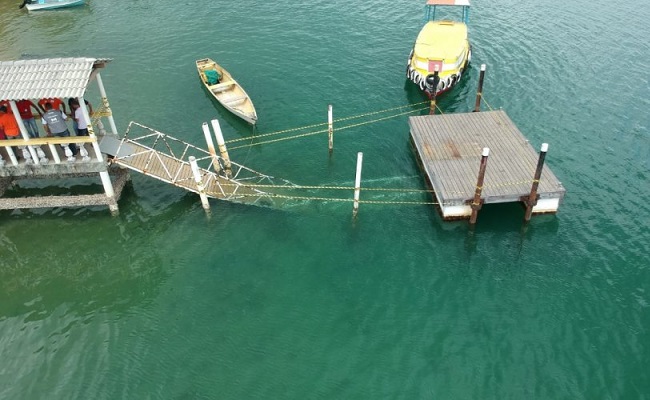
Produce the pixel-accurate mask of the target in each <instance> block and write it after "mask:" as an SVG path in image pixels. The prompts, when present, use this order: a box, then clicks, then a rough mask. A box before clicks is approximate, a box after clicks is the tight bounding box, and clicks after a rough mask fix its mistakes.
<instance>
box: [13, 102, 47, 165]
mask: <svg viewBox="0 0 650 400" xmlns="http://www.w3.org/2000/svg"><path fill="white" fill-rule="evenodd" d="M9 106H10V107H11V112H12V113H13V115H14V119H15V120H16V123H17V124H18V128H19V129H20V136H22V138H23V139H24V140H27V141H28V140H29V134H28V133H27V128H25V124H24V123H23V119H22V118H21V117H20V113H19V112H18V107H16V102H15V101H13V100H11V101H10V102H9ZM21 148H22V150H23V158H24V159H25V162H26V163H28V164H30V163H32V162H33V163H34V164H36V165H39V164H40V161H39V159H38V154H36V150H35V149H34V147H33V146H27V149H25V147H22V146H21ZM42 152H43V151H42V150H41V153H42ZM43 157H45V154H43Z"/></svg>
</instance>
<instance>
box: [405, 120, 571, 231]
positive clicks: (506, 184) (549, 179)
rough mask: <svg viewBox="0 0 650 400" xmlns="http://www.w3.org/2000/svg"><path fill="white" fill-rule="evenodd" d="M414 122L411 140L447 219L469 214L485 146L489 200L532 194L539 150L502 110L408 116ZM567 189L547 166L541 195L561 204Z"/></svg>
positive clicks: (486, 199) (486, 196) (518, 198)
mask: <svg viewBox="0 0 650 400" xmlns="http://www.w3.org/2000/svg"><path fill="white" fill-rule="evenodd" d="M409 126H410V131H411V141H412V143H413V146H414V149H415V151H416V152H417V157H418V159H419V160H420V162H421V166H422V168H423V170H424V173H425V174H426V175H427V179H428V180H429V182H431V185H432V186H433V190H434V191H435V196H436V198H437V201H438V202H439V203H440V208H441V209H442V212H443V217H445V218H447V217H449V218H457V217H466V216H467V211H468V209H469V206H464V205H466V204H467V203H468V201H469V200H470V199H471V198H472V197H473V195H474V191H475V186H476V180H477V175H478V170H479V165H480V161H481V152H482V149H483V148H484V147H487V148H489V149H490V156H489V158H488V162H487V170H486V174H485V182H484V186H483V193H482V198H483V200H484V204H489V203H504V202H519V201H521V198H522V197H523V196H528V195H529V193H530V189H531V185H532V181H533V177H534V173H535V167H536V165H537V160H538V157H539V154H538V152H537V151H536V150H535V149H534V148H533V147H532V146H531V145H530V143H529V142H528V140H527V139H526V138H525V137H524V135H523V134H522V133H521V132H520V131H519V129H517V127H516V126H515V125H514V123H513V122H512V121H511V120H510V118H509V117H508V116H507V114H506V113H505V112H504V111H503V110H497V111H485V112H478V113H459V114H444V115H427V116H415V117H410V118H409ZM564 193H565V189H564V187H563V186H562V184H561V183H560V182H559V180H558V179H557V178H556V177H555V175H554V174H553V173H552V172H551V170H550V168H548V167H547V166H546V165H545V166H544V168H543V170H542V176H541V179H540V183H539V189H538V194H539V196H540V199H551V200H552V201H553V202H555V203H557V205H558V206H559V203H560V202H561V200H562V198H563V197H564ZM459 206H460V208H459ZM545 207H546V206H545ZM556 208H557V207H556ZM540 210H541V209H540ZM540 210H538V212H554V211H556V210H547V209H544V210H541V211H540ZM445 211H448V212H449V214H448V215H445ZM456 214H458V215H456Z"/></svg>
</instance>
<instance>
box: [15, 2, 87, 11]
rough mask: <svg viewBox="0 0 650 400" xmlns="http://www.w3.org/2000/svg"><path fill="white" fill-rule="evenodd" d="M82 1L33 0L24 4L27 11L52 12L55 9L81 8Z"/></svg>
mask: <svg viewBox="0 0 650 400" xmlns="http://www.w3.org/2000/svg"><path fill="white" fill-rule="evenodd" d="M83 4H84V0H34V1H32V2H30V3H26V4H25V8H27V10H28V11H39V10H53V9H56V8H66V7H74V6H81V5H83Z"/></svg>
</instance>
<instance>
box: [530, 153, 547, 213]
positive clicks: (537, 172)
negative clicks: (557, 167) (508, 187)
mask: <svg viewBox="0 0 650 400" xmlns="http://www.w3.org/2000/svg"><path fill="white" fill-rule="evenodd" d="M547 151H548V143H542V148H541V150H540V152H539V159H538V160H537V168H536V169H535V177H534V178H533V186H532V187H531V188H530V194H529V195H528V199H527V200H526V214H525V215H524V221H526V222H528V221H530V217H531V216H532V215H533V207H535V206H536V205H537V187H538V186H539V178H541V176H542V169H543V168H544V159H545V158H546V152H547Z"/></svg>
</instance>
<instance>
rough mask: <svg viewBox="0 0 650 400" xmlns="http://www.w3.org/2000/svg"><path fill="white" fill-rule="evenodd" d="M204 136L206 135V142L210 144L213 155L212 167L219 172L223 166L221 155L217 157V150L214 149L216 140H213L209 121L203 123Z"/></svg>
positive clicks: (209, 149) (209, 148) (209, 147)
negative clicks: (221, 164) (220, 160)
mask: <svg viewBox="0 0 650 400" xmlns="http://www.w3.org/2000/svg"><path fill="white" fill-rule="evenodd" d="M202 128H203V136H205V142H206V143H207V144H208V151H209V152H210V155H211V156H212V168H214V172H216V173H217V174H218V173H219V171H221V166H220V165H219V157H217V152H216V150H215V149H214V142H213V141H212V134H211V133H210V127H209V126H208V123H207V122H204V123H203V126H202Z"/></svg>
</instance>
